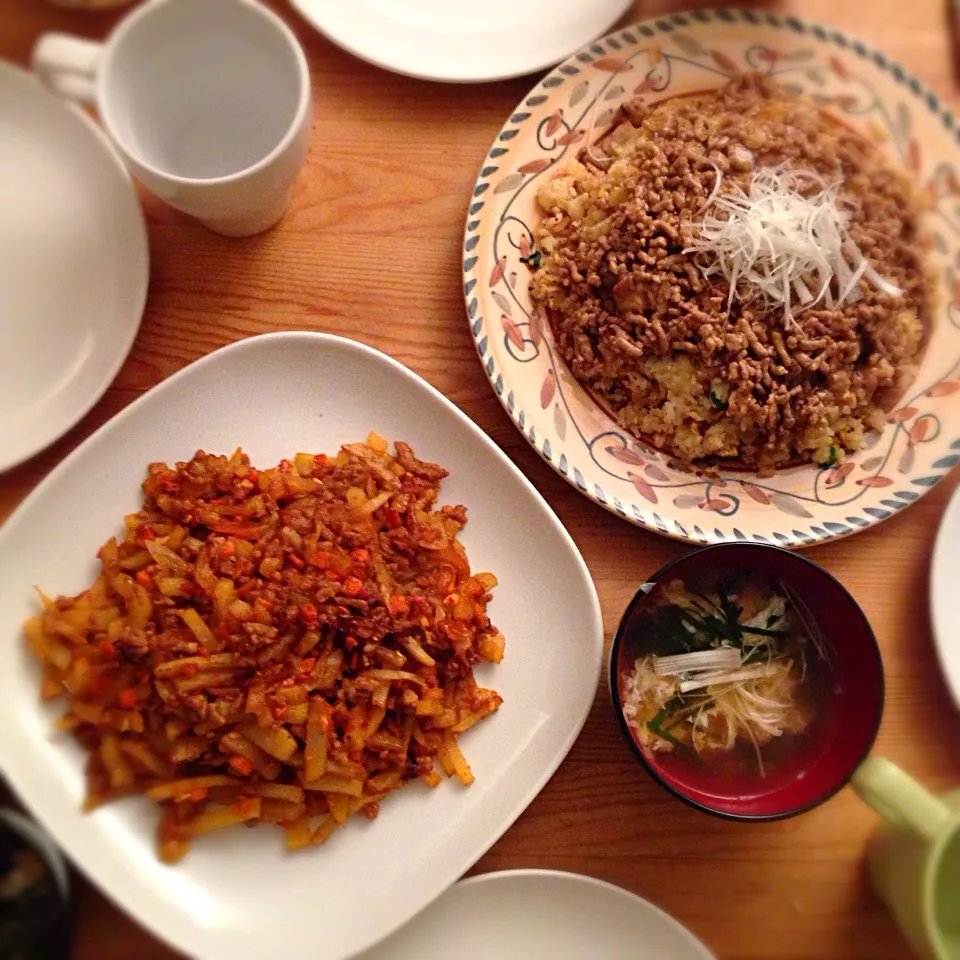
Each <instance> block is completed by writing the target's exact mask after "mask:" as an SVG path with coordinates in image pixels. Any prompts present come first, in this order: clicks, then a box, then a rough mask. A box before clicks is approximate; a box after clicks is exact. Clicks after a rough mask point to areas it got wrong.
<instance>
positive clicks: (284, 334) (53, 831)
mask: <svg viewBox="0 0 960 960" xmlns="http://www.w3.org/2000/svg"><path fill="white" fill-rule="evenodd" d="M284 341H288V342H294V343H300V344H304V343H316V344H318V345H319V346H320V347H321V349H322V348H323V347H324V346H326V345H328V344H333V345H334V346H339V347H342V348H346V349H348V350H352V351H355V352H356V353H357V354H360V355H362V356H363V357H364V358H365V359H367V360H372V361H373V362H375V363H378V364H379V363H383V364H384V365H385V366H386V367H387V368H389V369H391V370H393V371H395V372H398V373H399V374H400V375H401V376H405V377H407V378H409V379H411V380H413V381H416V383H417V386H418V388H419V389H423V390H425V391H426V392H427V393H428V394H430V395H432V396H433V397H434V399H436V400H438V401H440V402H441V404H442V405H443V407H445V408H446V409H447V411H448V412H449V413H451V414H452V415H453V416H454V417H455V418H456V419H457V420H458V421H459V422H460V424H461V425H462V428H463V429H465V430H466V431H468V432H469V433H471V434H473V435H474V436H475V437H476V438H477V439H478V440H479V442H480V443H482V444H483V445H484V446H485V447H486V448H487V449H488V451H489V452H490V454H491V455H492V456H494V457H495V458H497V459H499V460H500V461H501V462H502V463H503V465H504V467H505V468H506V469H507V470H508V471H510V472H511V473H512V474H513V475H514V476H515V477H516V479H517V480H518V481H519V482H521V483H522V485H523V486H524V487H525V488H527V490H528V491H529V493H530V494H532V495H533V497H534V499H535V500H536V501H538V502H539V504H540V506H541V507H542V508H543V510H544V511H545V517H546V519H548V520H549V521H550V524H551V526H552V528H553V530H554V531H555V533H556V534H557V535H558V536H559V537H560V540H561V541H562V542H563V543H564V544H565V545H566V546H567V548H568V552H569V555H570V558H571V560H572V561H573V562H574V564H575V566H576V567H577V569H578V571H579V575H580V579H581V583H582V585H583V587H584V588H585V593H586V595H587V597H588V598H589V601H590V603H589V607H590V609H589V610H588V611H587V614H588V615H587V619H588V620H589V621H591V627H592V628H591V630H590V631H589V634H590V635H589V636H587V637H585V639H584V651H588V652H589V653H590V657H591V658H592V660H591V661H590V662H587V658H586V657H584V663H583V664H582V665H581V671H580V672H582V673H583V674H584V677H585V680H589V681H590V683H589V684H587V683H584V687H583V689H584V698H585V702H584V704H583V706H582V708H581V709H579V710H578V714H579V716H578V715H577V714H572V715H573V716H575V717H577V719H576V721H575V722H574V723H573V724H572V726H571V728H570V730H569V732H568V734H567V737H566V738H565V739H564V741H563V742H562V745H561V747H560V748H559V749H558V750H557V751H556V753H555V755H554V756H553V758H552V759H551V760H550V762H549V763H547V764H545V765H544V767H543V769H542V771H541V773H540V775H539V776H538V777H536V778H535V779H533V780H531V781H530V785H529V786H528V788H527V790H526V792H525V793H524V794H523V796H522V799H521V800H520V801H518V802H517V803H516V804H514V805H513V806H512V807H511V808H509V809H508V810H507V811H506V812H505V813H504V815H503V816H502V817H501V818H499V819H498V821H497V825H496V827H495V829H493V830H491V831H488V832H487V833H485V834H484V835H483V837H482V838H480V840H479V842H474V843H473V844H472V845H471V847H470V848H469V853H468V854H467V855H465V856H460V857H458V858H457V859H456V863H455V865H454V866H455V869H454V871H453V875H452V876H449V874H450V873H451V870H450V868H449V866H448V867H447V868H446V869H445V870H441V871H439V872H438V876H441V877H443V878H444V882H443V883H442V884H440V885H439V886H438V885H437V884H432V885H431V886H430V887H429V888H428V890H429V893H428V895H427V896H426V898H425V900H424V902H423V903H422V904H421V905H420V906H419V907H418V909H417V910H415V911H414V912H413V913H411V914H409V915H407V916H405V917H404V918H403V920H402V921H400V922H399V923H397V924H395V925H394V926H392V927H391V926H388V928H387V929H386V930H380V931H376V932H375V933H374V934H373V935H372V936H370V935H368V934H365V936H366V937H367V939H364V940H362V941H358V942H357V943H355V944H353V945H351V947H350V950H351V953H350V954H349V956H353V955H354V954H355V953H357V952H362V951H364V950H368V949H370V948H371V947H373V946H375V945H376V944H377V943H379V942H380V941H381V940H383V939H385V938H386V937H388V936H389V935H390V934H391V933H393V932H394V931H395V930H397V929H399V927H400V926H401V925H402V924H403V923H405V922H407V921H409V920H411V919H412V918H413V917H414V916H416V915H417V914H419V913H420V912H422V911H423V910H424V909H426V908H427V907H428V906H429V905H430V904H431V903H432V902H433V901H434V900H436V899H437V897H439V896H441V895H442V894H443V893H444V892H445V891H446V890H448V889H449V888H450V887H451V886H453V885H454V883H456V882H457V879H458V877H459V876H461V875H462V874H463V872H465V871H466V870H469V869H470V867H471V866H472V865H473V864H474V863H476V862H477V860H479V859H480V857H482V856H483V855H484V853H485V852H486V851H487V850H489V849H490V847H492V846H493V845H494V844H495V843H496V842H497V841H498V840H499V839H500V837H502V836H503V835H504V834H505V833H506V832H507V830H509V829H510V827H511V826H513V824H514V823H515V822H516V820H517V819H518V818H519V817H520V815H521V814H522V813H523V812H524V811H525V810H526V809H527V808H528V807H529V806H530V804H531V803H532V802H533V801H534V800H535V799H536V797H537V796H538V795H539V794H540V792H541V791H542V790H543V788H544V787H545V786H546V784H547V783H548V782H549V780H550V779H551V778H552V777H553V775H554V774H555V773H556V771H557V769H558V768H559V767H560V765H561V764H562V763H563V762H564V760H565V759H566V758H567V756H568V755H569V753H570V750H571V748H572V747H573V745H574V743H575V742H576V740H577V738H578V737H579V736H580V733H581V731H582V730H583V727H584V725H585V724H586V722H587V720H588V719H589V717H590V714H591V712H592V709H593V705H594V704H595V702H596V698H597V695H598V691H599V688H600V677H601V673H602V669H603V659H604V649H605V638H604V631H603V618H602V610H601V607H600V599H599V595H598V593H597V589H596V585H595V583H594V581H593V578H592V576H591V574H590V571H589V568H588V567H587V565H586V561H585V560H584V559H583V555H582V554H581V552H580V550H579V548H578V547H577V545H576V542H575V541H574V540H573V538H572V537H571V535H570V533H569V532H568V531H567V529H566V527H565V526H564V525H563V524H562V523H561V521H560V519H559V517H558V516H557V514H556V512H555V511H554V510H553V508H552V507H551V506H550V505H549V503H547V501H546V499H545V498H544V497H543V495H542V494H541V493H540V492H539V491H538V490H537V488H536V487H535V486H534V484H533V483H532V482H531V481H530V480H529V479H528V478H527V477H526V476H525V475H524V474H523V472H522V471H521V470H520V469H519V468H518V467H517V466H516V464H514V463H513V461H512V460H510V458H509V457H507V455H506V454H505V453H503V451H502V450H500V448H499V447H497V445H496V444H495V443H494V442H493V440H492V439H491V438H490V437H489V436H488V435H487V433H486V432H485V431H483V430H482V429H481V428H480V427H479V426H477V424H475V423H474V422H473V420H471V419H470V417H468V416H467V415H466V414H465V413H464V412H463V411H462V410H460V409H459V407H457V406H456V404H454V403H453V402H452V401H451V400H449V399H447V397H445V396H444V395H443V394H442V393H441V392H440V391H439V390H437V388H436V387H434V386H433V385H432V384H430V383H429V382H428V381H427V380H426V379H424V378H423V377H421V376H420V375H419V374H417V373H416V372H414V371H413V370H411V369H410V368H409V367H406V366H405V365H404V364H402V363H400V362H399V361H398V360H395V359H394V358H393V357H391V356H390V355H388V354H387V353H385V352H383V351H381V350H377V349H376V348H374V347H371V346H368V345H367V344H365V343H363V342H361V341H359V340H355V339H353V338H351V337H345V336H340V335H337V334H331V333H322V332H319V331H310V330H281V331H273V332H269V333H263V334H257V335H254V336H250V337H243V338H241V339H239V340H234V341H232V342H230V343H227V344H225V345H223V346H221V347H218V348H217V349H215V350H212V351H210V352H209V353H206V354H204V355H202V356H200V357H198V358H197V359H196V360H194V361H192V362H191V363H189V364H186V365H185V366H184V367H181V368H180V369H179V370H177V371H176V372H175V373H173V374H171V375H170V376H169V377H167V378H166V379H164V380H161V381H160V382H159V383H158V384H156V385H155V386H153V387H151V388H150V389H149V390H147V391H145V392H144V393H143V394H141V395H140V396H139V397H137V398H136V399H135V400H133V401H132V402H131V403H130V404H128V405H127V406H126V407H124V408H123V409H122V410H120V411H119V412H118V413H117V414H116V415H115V416H114V417H112V418H111V419H110V420H108V421H107V422H106V423H104V424H103V425H102V426H100V427H99V428H98V429H97V430H95V431H94V432H93V433H92V434H91V435H90V436H89V437H87V438H86V439H85V440H84V441H83V442H82V443H80V444H79V445H78V446H77V447H76V449H74V450H73V451H71V453H70V454H68V456H67V457H65V458H64V459H63V460H62V461H61V462H60V463H59V464H58V465H57V466H56V467H54V469H53V470H51V471H50V473H49V474H48V475H47V476H46V477H44V479H43V480H42V481H41V482H40V483H39V484H37V486H36V487H35V488H34V489H33V490H32V491H31V492H30V493H29V494H28V495H27V496H26V497H25V498H24V500H23V501H22V502H21V503H20V504H19V505H18V506H17V508H16V509H15V510H14V511H13V513H11V515H10V516H9V517H8V518H7V520H6V521H5V522H4V523H3V524H2V525H0V555H2V551H3V549H4V546H5V541H6V538H7V535H8V531H9V530H10V529H12V528H13V527H14V526H15V525H16V524H18V523H20V522H22V521H21V517H22V516H23V515H25V514H27V513H28V511H30V510H32V509H34V507H33V504H34V503H35V502H36V501H38V500H41V499H42V498H43V497H44V496H45V495H46V490H47V488H48V487H50V486H52V485H53V484H54V483H55V482H56V481H57V480H58V479H59V478H60V477H61V476H62V475H64V474H67V473H69V471H71V470H73V468H74V463H75V462H76V460H77V459H79V458H80V457H82V456H84V455H85V453H86V450H87V449H88V448H89V447H91V446H93V445H95V444H96V443H97V442H98V441H99V439H100V437H101V435H102V434H103V433H105V432H107V431H108V430H109V429H112V428H114V427H115V425H117V424H121V423H123V422H125V421H126V420H129V419H130V418H131V417H133V416H135V415H136V414H137V411H138V409H139V408H140V406H142V405H143V404H145V403H146V402H147V400H148V398H150V397H151V396H152V395H153V394H154V393H155V391H158V390H160V389H161V388H167V391H168V390H169V389H170V387H169V386H168V385H175V384H176V382H177V381H178V379H179V378H182V377H184V376H186V375H187V373H188V371H192V370H193V368H195V367H196V368H200V369H202V368H203V367H205V366H207V365H209V364H210V363H212V362H214V358H219V357H220V356H221V355H222V354H224V353H239V352H245V351H251V350H252V351H256V350H257V349H258V347H260V346H261V345H264V344H265V345H271V344H273V343H278V342H284ZM165 392H166V391H165ZM587 690H589V691H590V696H589V699H586V691H587ZM50 732H51V731H44V735H47V734H49V733H50ZM3 766H4V767H6V769H3V770H2V773H3V776H4V777H5V778H6V779H7V782H8V783H9V785H10V787H11V788H12V790H13V792H14V793H15V794H16V795H17V796H18V797H19V798H20V799H21V800H22V801H23V804H24V806H25V807H26V808H27V809H28V810H30V811H31V812H33V811H35V806H34V803H33V802H32V797H33V796H34V795H35V794H34V793H32V792H31V791H30V789H29V787H28V788H27V789H23V788H22V785H21V782H20V776H19V774H13V773H11V772H10V770H9V766H12V765H9V764H4V765H3ZM80 769H81V768H78V773H79V771H80ZM81 775H82V774H81ZM34 815H35V816H36V817H37V820H38V822H39V823H41V825H42V826H43V827H44V829H46V830H47V831H48V832H49V833H50V835H51V836H52V837H53V838H54V839H55V841H56V843H57V845H58V846H59V847H60V849H62V850H63V852H64V853H65V854H66V855H67V857H68V858H69V859H70V860H71V862H72V863H74V865H75V866H76V867H77V868H78V869H80V870H81V872H83V873H84V874H85V875H86V876H87V877H89V878H90V879H91V881H92V882H94V883H95V884H96V886H97V887H98V889H100V890H101V891H102V892H103V893H104V894H105V895H106V896H108V897H109V898H111V899H113V900H115V902H117V903H118V904H119V905H121V908H122V909H123V910H124V911H125V912H126V913H128V914H129V915H130V916H132V917H134V918H135V919H136V921H137V922H138V923H140V924H141V925H143V926H144V927H145V928H146V929H148V930H149V931H150V932H151V933H152V934H153V935H154V936H155V937H157V938H158V939H159V940H161V941H162V942H164V943H168V944H171V945H173V946H174V947H175V948H176V949H179V950H182V951H185V952H187V953H188V955H190V956H193V957H195V960H220V958H221V957H222V956H223V953H222V951H220V950H217V951H213V950H208V946H207V943H206V941H205V940H204V939H203V938H200V937H198V936H197V934H196V933H195V932H194V931H195V929H196V928H197V923H196V922H194V921H192V920H191V921H190V922H189V923H184V924H183V925H182V926H181V927H179V928H177V929H171V928H168V927H166V926H164V925H163V919H164V915H165V914H166V912H167V911H169V910H170V909H173V910H174V911H175V912H177V913H180V914H181V915H182V912H181V911H179V909H178V908H177V907H175V906H174V907H173V908H170V907H168V906H163V907H158V906H157V901H159V900H160V899H162V898H160V897H159V896H158V895H156V896H155V897H153V898H152V899H149V900H148V899H142V900H136V899H132V898H130V899H125V898H124V897H123V891H122V889H121V885H120V882H119V881H118V880H117V878H115V877H113V875H112V873H110V874H105V872H104V870H102V869H101V868H100V866H99V865H98V863H97V862H94V860H93V858H90V857H84V856H78V855H76V854H75V849H76V847H77V844H76V843H75V842H74V834H73V833H72V832H71V830H70V828H69V825H67V826H64V825H63V824H62V823H61V822H59V821H58V822H47V820H45V819H43V818H41V817H40V816H39V815H37V814H35V813H34ZM121 879H122V878H121ZM434 888H436V889H434ZM295 955H296V956H299V955H300V954H295ZM231 956H232V954H231Z"/></svg>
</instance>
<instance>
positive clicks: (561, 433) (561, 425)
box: [553, 403, 567, 440]
mask: <svg viewBox="0 0 960 960" xmlns="http://www.w3.org/2000/svg"><path fill="white" fill-rule="evenodd" d="M553 429H554V430H556V431H557V436H558V437H559V438H560V439H561V440H566V439H567V415H566V414H565V413H564V412H563V407H561V406H560V404H559V403H555V404H554V405H553Z"/></svg>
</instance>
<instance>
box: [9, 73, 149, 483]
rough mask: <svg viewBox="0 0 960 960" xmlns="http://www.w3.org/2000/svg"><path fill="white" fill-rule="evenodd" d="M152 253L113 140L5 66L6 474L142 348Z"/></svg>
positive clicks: (66, 425)
mask: <svg viewBox="0 0 960 960" xmlns="http://www.w3.org/2000/svg"><path fill="white" fill-rule="evenodd" d="M148 273H149V255H148V251H147V234H146V227H145V224H144V219H143V213H142V211H141V209H140V203H139V201H138V199H137V194H136V191H135V190H134V187H133V183H132V182H131V181H130V179H129V177H128V176H127V173H126V171H125V170H124V168H123V166H122V165H121V163H120V160H119V159H118V158H117V156H116V154H115V153H114V152H113V149H112V147H111V146H110V145H109V143H108V142H107V140H106V138H105V137H104V135H103V134H102V133H101V132H100V131H99V130H98V129H97V128H96V127H95V126H94V124H93V122H92V121H91V120H89V119H87V117H86V116H85V115H84V114H82V113H81V111H80V110H78V109H75V108H73V107H71V106H68V105H66V104H65V103H63V102H61V101H60V100H58V99H56V98H55V97H54V96H52V95H51V94H49V93H48V92H47V91H46V90H45V89H44V88H43V87H42V86H41V85H40V82H39V81H38V80H37V79H35V78H34V77H33V76H32V75H31V74H29V73H26V72H24V71H23V70H19V69H17V68H16V67H13V66H11V65H10V64H5V63H3V62H0V410H2V411H3V415H2V416H0V470H6V469H8V468H10V467H12V466H15V465H16V464H18V463H21V462H22V461H24V460H26V459H27V458H28V457H31V456H33V454H35V453H37V452H38V451H40V450H42V449H43V448H44V447H46V446H47V445H48V444H50V443H52V442H53V441H54V440H56V439H57V438H58V437H60V436H62V435H63V434H64V433H66V432H67V430H69V429H70V427H72V426H73V425H74V424H75V423H76V422H77V421H78V420H80V418H81V417H83V415H84V414H85V413H86V412H87V411H88V410H89V409H90V408H91V407H92V406H93V405H94V403H96V401H97V400H98V399H99V397H100V395H101V394H102V393H103V392H104V390H106V388H107V387H108V386H109V385H110V382H111V381H112V380H113V378H114V377H115V376H116V374H117V371H118V370H119V369H120V367H121V365H122V364H123V361H124V359H125V358H126V356H127V353H128V352H129V351H130V347H131V345H132V343H133V338H134V336H135V335H136V332H137V327H138V326H139V325H140V317H141V315H142V314H143V306H144V302H145V300H146V295H147V277H148Z"/></svg>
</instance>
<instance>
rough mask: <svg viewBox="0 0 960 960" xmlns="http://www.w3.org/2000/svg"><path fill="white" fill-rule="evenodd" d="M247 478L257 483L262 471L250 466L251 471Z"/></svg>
mask: <svg viewBox="0 0 960 960" xmlns="http://www.w3.org/2000/svg"><path fill="white" fill-rule="evenodd" d="M247 479H248V480H250V481H251V482H252V483H256V482H257V480H259V479H260V471H259V470H255V469H254V468H253V467H251V468H250V472H249V473H248V474H247Z"/></svg>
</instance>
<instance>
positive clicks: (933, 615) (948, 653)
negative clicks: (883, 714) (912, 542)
mask: <svg viewBox="0 0 960 960" xmlns="http://www.w3.org/2000/svg"><path fill="white" fill-rule="evenodd" d="M958 583H960V488H958V489H957V491H956V492H955V493H954V495H953V496H952V497H951V499H950V504H949V505H948V506H947V509H946V512H945V513H944V515H943V519H942V520H941V521H940V529H939V530H938V531H937V540H936V543H935V544H934V547H933V561H932V563H931V566H930V619H931V621H932V623H933V639H934V643H935V644H936V647H937V654H938V655H939V657H940V668H941V669H942V670H943V676H944V679H945V680H946V682H947V686H948V687H949V688H950V693H951V694H952V696H953V700H954V703H956V705H957V708H958V709H960V590H958V589H957V584H958Z"/></svg>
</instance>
